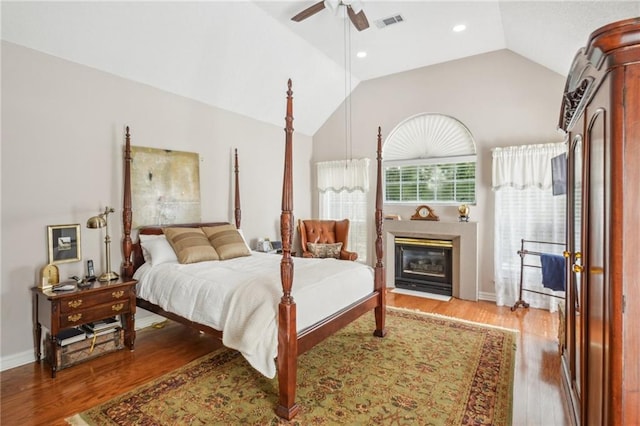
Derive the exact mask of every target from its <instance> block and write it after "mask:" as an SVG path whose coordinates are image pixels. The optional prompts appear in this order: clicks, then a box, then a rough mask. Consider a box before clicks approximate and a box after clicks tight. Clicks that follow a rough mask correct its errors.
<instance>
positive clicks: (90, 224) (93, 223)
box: [87, 207, 118, 281]
mask: <svg viewBox="0 0 640 426" xmlns="http://www.w3.org/2000/svg"><path fill="white" fill-rule="evenodd" d="M114 211H115V210H114V209H113V207H105V208H104V213H100V214H99V215H98V216H93V217H92V218H89V220H87V228H91V229H97V228H106V229H105V236H104V248H105V251H106V256H107V272H105V273H104V274H101V275H100V276H99V277H98V281H113V280H117V279H118V274H116V273H115V272H113V271H112V270H111V237H110V236H109V220H108V217H109V213H113V212H114Z"/></svg>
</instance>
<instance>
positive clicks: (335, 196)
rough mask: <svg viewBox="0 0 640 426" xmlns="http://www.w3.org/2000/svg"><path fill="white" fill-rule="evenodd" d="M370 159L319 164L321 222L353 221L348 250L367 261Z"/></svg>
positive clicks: (350, 228) (350, 227) (359, 258)
mask: <svg viewBox="0 0 640 426" xmlns="http://www.w3.org/2000/svg"><path fill="white" fill-rule="evenodd" d="M369 162H370V160H369V159H368V158H363V159H357V160H339V161H326V162H321V163H317V172H318V174H317V181H318V191H319V194H320V199H319V206H320V212H319V216H320V219H335V220H340V219H349V221H350V224H349V225H350V226H349V241H348V247H347V248H348V250H350V251H355V252H356V253H358V261H360V262H366V261H367V252H368V251H367V235H368V234H367V230H368V229H369V228H368V217H369V216H370V215H369V214H367V213H368V210H367V193H368V192H369Z"/></svg>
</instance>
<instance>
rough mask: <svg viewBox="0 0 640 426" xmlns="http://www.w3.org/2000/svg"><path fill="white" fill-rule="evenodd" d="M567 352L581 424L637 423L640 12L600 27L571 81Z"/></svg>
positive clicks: (565, 110) (566, 113)
mask: <svg viewBox="0 0 640 426" xmlns="http://www.w3.org/2000/svg"><path fill="white" fill-rule="evenodd" d="M560 128H562V129H563V130H564V131H566V132H567V133H568V137H569V139H568V141H569V145H568V156H567V158H568V164H567V251H566V252H565V257H567V260H568V262H567V263H568V265H569V267H568V270H567V298H566V306H565V315H566V321H565V324H566V333H565V339H566V342H565V344H564V349H563V353H562V367H563V379H564V385H565V386H564V387H565V391H566V392H565V394H566V396H567V400H568V405H569V407H571V410H572V414H573V418H574V420H575V423H576V424H581V425H638V424H640V18H634V19H628V20H625V21H620V22H616V23H613V24H610V25H607V26H605V27H602V28H600V29H598V30H596V31H594V32H593V33H592V34H591V36H590V37H589V40H588V43H587V45H586V46H585V47H584V48H582V49H581V50H580V51H579V52H578V54H577V55H576V57H575V59H574V61H573V65H572V67H571V71H570V73H569V76H568V78H567V83H566V86H565V91H564V98H563V104H562V108H561V114H560Z"/></svg>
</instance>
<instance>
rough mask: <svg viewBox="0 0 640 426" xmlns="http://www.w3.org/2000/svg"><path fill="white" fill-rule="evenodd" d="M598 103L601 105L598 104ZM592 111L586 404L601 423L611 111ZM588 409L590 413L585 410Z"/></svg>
mask: <svg viewBox="0 0 640 426" xmlns="http://www.w3.org/2000/svg"><path fill="white" fill-rule="evenodd" d="M596 105H597V104H596ZM591 111H592V113H591V114H588V117H589V122H588V129H587V134H586V143H587V147H588V154H587V157H588V180H589V183H588V187H587V188H588V201H587V203H588V207H587V212H586V213H587V223H586V225H587V228H586V229H587V233H586V236H587V247H586V250H587V254H586V259H585V265H584V266H585V268H586V271H585V272H586V275H585V278H586V279H585V284H586V312H585V315H586V318H585V319H584V320H585V321H587V323H586V344H587V347H586V351H587V353H586V354H585V355H586V371H585V370H583V373H584V374H585V377H586V379H587V380H586V386H587V389H586V404H585V406H584V407H583V415H584V417H583V419H584V420H583V422H584V423H585V424H590V425H601V424H603V420H604V419H605V418H606V416H605V413H604V409H605V407H606V404H605V403H604V398H605V393H606V392H605V389H606V386H605V384H606V377H607V371H606V366H607V359H606V358H607V350H608V348H607V327H608V311H607V296H608V294H609V291H608V288H607V287H608V283H607V279H606V270H607V260H606V259H607V255H608V244H607V241H608V229H607V215H608V214H607V205H608V204H607V198H608V188H607V183H608V182H609V179H608V176H607V174H608V166H607V164H608V157H609V155H608V152H607V150H608V145H607V141H606V136H607V133H606V129H607V121H606V120H607V114H606V110H605V109H604V108H596V109H595V110H593V109H592V110H591ZM584 409H586V412H585V411H584Z"/></svg>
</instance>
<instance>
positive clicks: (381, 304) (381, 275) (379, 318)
mask: <svg viewBox="0 0 640 426" xmlns="http://www.w3.org/2000/svg"><path fill="white" fill-rule="evenodd" d="M377 154H378V155H377V164H378V170H377V179H376V216H375V221H376V266H375V284H374V288H375V290H376V291H377V292H378V298H379V299H378V306H377V307H376V309H375V316H376V329H375V331H374V332H373V334H374V336H377V337H384V336H385V335H386V334H387V330H386V329H385V328H384V323H385V314H386V312H385V311H386V308H387V303H386V300H387V294H386V290H387V289H386V283H385V280H386V279H385V270H384V263H383V259H382V256H383V250H382V222H383V218H382V129H381V128H380V127H378V152H377Z"/></svg>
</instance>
